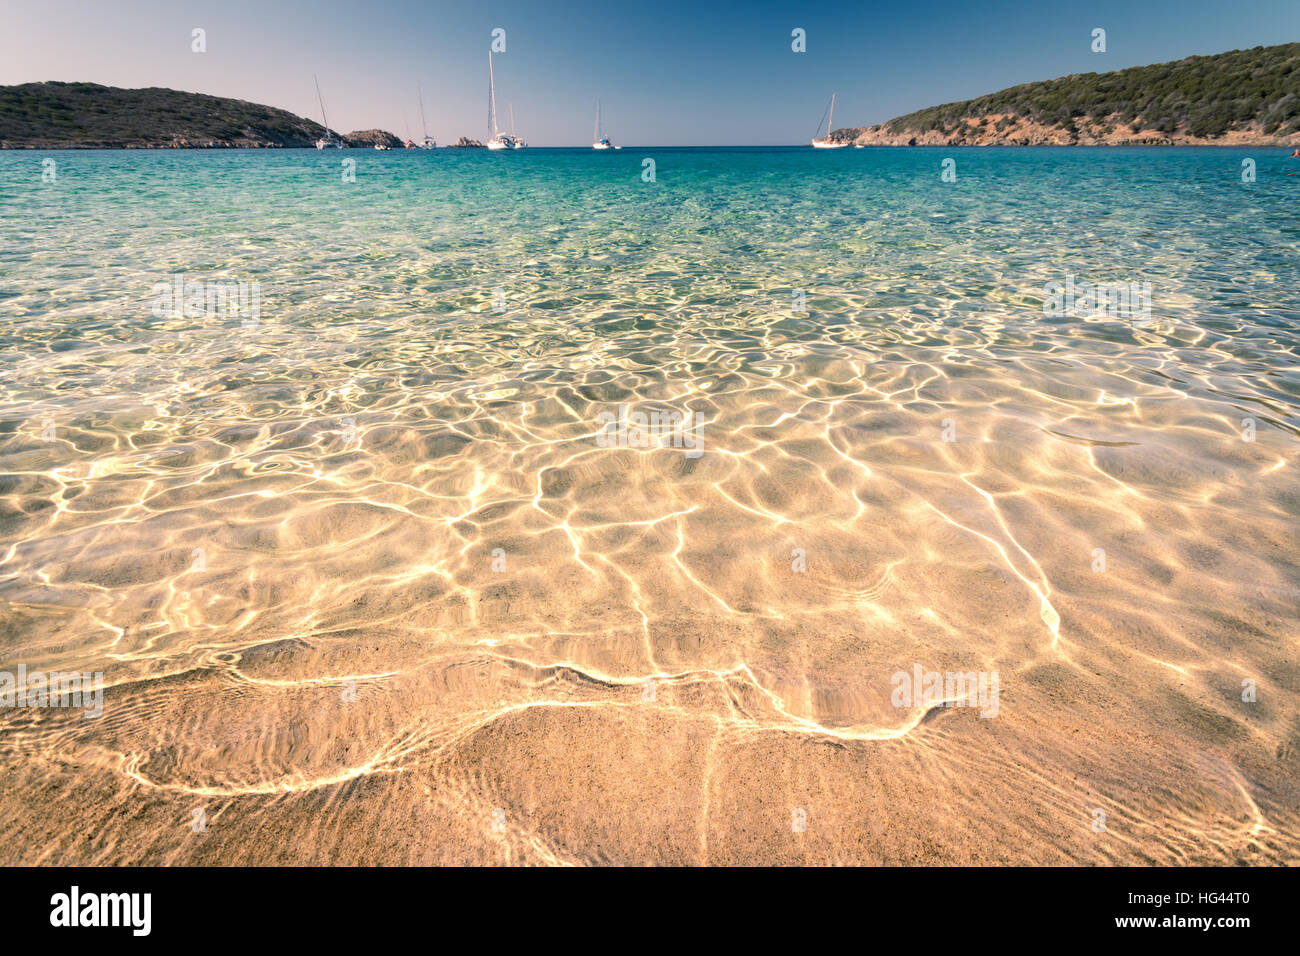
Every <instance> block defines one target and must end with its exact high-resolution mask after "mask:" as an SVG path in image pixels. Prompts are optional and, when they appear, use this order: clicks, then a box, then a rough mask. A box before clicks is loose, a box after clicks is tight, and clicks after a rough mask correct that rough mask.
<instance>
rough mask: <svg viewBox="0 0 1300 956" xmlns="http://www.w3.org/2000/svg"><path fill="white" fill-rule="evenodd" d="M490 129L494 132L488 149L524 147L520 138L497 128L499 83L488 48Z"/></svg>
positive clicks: (488, 142) (488, 143)
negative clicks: (494, 73) (493, 70)
mask: <svg viewBox="0 0 1300 956" xmlns="http://www.w3.org/2000/svg"><path fill="white" fill-rule="evenodd" d="M488 130H489V131H490V132H491V133H492V137H491V138H490V139H489V140H488V141H487V148H488V149H523V147H524V144H523V143H522V142H520V140H518V139H517V138H516V137H514V136H512V135H511V134H510V133H502V132H501V131H500V130H499V129H497V83H496V77H495V76H494V75H493V73H492V51H491V50H488Z"/></svg>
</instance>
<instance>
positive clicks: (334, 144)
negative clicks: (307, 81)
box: [311, 73, 347, 149]
mask: <svg viewBox="0 0 1300 956" xmlns="http://www.w3.org/2000/svg"><path fill="white" fill-rule="evenodd" d="M311 78H312V79H313V80H315V81H316V99H317V101H318V102H319V103H320V118H321V119H322V120H323V121H324V122H323V123H322V124H321V125H322V126H324V127H325V135H324V136H322V137H321V138H320V139H318V140H316V148H317V149H346V148H347V147H346V146H344V145H343V140H341V139H339V138H338V137H337V136H335V135H334V134H333V133H332V132H330V121H329V119H328V118H327V117H326V116H325V97H323V96H321V95H320V80H319V79H317V77H316V74H315V73H313V74H312V75H311Z"/></svg>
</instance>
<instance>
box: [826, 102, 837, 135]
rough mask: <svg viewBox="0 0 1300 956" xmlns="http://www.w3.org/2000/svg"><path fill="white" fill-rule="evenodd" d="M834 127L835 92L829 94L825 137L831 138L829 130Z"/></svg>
mask: <svg viewBox="0 0 1300 956" xmlns="http://www.w3.org/2000/svg"><path fill="white" fill-rule="evenodd" d="M834 128H835V94H834V93H832V94H831V115H830V116H829V117H827V119H826V138H827V139H830V138H831V130H833V129H834Z"/></svg>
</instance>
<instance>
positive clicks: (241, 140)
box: [0, 83, 325, 149]
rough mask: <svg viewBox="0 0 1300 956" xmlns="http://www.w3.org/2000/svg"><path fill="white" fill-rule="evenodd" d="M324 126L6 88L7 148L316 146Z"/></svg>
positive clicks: (110, 94)
mask: <svg viewBox="0 0 1300 956" xmlns="http://www.w3.org/2000/svg"><path fill="white" fill-rule="evenodd" d="M324 132H325V130H324V127H322V126H321V125H320V124H319V123H316V122H313V121H312V120H309V119H304V118H303V117H301V116H295V115H294V114H293V113H290V112H288V111H286V110H280V109H276V108H274V107H271V106H260V105H258V104H257V103H247V102H245V101H243V100H232V99H227V98H225V97H221V96H208V95H206V94H204V93H185V92H182V91H180V90H168V89H161V88H158V87H151V88H148V89H142V90H127V89H121V88H120V87H115V86H101V85H99V84H98V83H24V84H22V85H21V86H0V148H4V149H24V148H25V149H69V148H82V149H95V148H104V149H116V148H138V149H166V148H188V147H274V146H282V147H290V146H312V145H313V144H314V143H315V142H316V140H317V139H318V138H319V137H320V136H321V135H323V134H324Z"/></svg>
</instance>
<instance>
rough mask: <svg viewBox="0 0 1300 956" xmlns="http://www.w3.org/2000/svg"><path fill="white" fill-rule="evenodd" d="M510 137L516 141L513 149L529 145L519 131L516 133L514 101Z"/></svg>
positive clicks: (511, 112) (511, 111)
mask: <svg viewBox="0 0 1300 956" xmlns="http://www.w3.org/2000/svg"><path fill="white" fill-rule="evenodd" d="M510 138H511V139H513V140H514V141H515V145H514V146H512V147H510V148H511V149H523V148H524V147H525V146H527V145H528V144H527V143H525V142H524V141H523V140H522V139H520V138H519V136H518V134H517V133H515V104H514V103H511V104H510Z"/></svg>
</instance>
